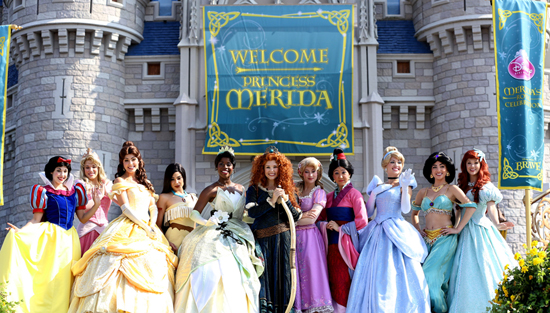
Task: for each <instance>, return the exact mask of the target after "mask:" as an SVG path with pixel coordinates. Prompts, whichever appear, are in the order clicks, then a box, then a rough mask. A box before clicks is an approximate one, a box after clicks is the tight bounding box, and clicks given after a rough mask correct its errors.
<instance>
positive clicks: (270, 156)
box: [250, 153, 298, 208]
mask: <svg viewBox="0 0 550 313" xmlns="http://www.w3.org/2000/svg"><path fill="white" fill-rule="evenodd" d="M267 161H275V162H277V168H278V169H279V171H278V173H279V175H277V178H276V179H275V185H277V186H281V188H283V190H284V191H285V193H286V194H287V195H288V196H289V198H290V202H291V203H292V205H293V206H294V207H296V208H297V207H298V203H297V202H296V197H295V196H294V194H295V193H296V187H295V186H294V181H293V179H292V174H293V170H292V163H291V162H290V160H289V159H287V157H286V156H284V154H281V153H266V154H261V155H257V156H256V157H255V158H254V162H253V163H252V171H251V172H252V173H251V177H250V186H256V187H257V186H258V185H262V186H263V187H265V186H267V177H266V176H265V164H266V163H267Z"/></svg>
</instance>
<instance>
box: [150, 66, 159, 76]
mask: <svg viewBox="0 0 550 313" xmlns="http://www.w3.org/2000/svg"><path fill="white" fill-rule="evenodd" d="M147 75H151V76H157V75H160V63H147Z"/></svg>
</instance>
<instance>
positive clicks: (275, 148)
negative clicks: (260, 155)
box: [264, 146, 279, 154]
mask: <svg viewBox="0 0 550 313" xmlns="http://www.w3.org/2000/svg"><path fill="white" fill-rule="evenodd" d="M268 153H279V149H277V147H275V146H269V147H267V149H265V152H264V154H268Z"/></svg>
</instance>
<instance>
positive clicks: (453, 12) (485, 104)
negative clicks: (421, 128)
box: [413, 0, 525, 250]
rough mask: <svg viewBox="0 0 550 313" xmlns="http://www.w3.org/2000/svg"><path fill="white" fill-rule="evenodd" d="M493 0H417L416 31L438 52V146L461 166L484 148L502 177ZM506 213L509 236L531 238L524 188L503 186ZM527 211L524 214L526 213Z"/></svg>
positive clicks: (434, 124) (434, 129)
mask: <svg viewBox="0 0 550 313" xmlns="http://www.w3.org/2000/svg"><path fill="white" fill-rule="evenodd" d="M491 10H492V8H491V4H490V2H489V1H484V0H474V1H467V2H466V3H465V2H464V1H462V0H447V1H446V0H438V1H437V0H417V1H414V2H413V21H414V25H415V29H416V37H417V38H418V39H419V40H422V41H423V40H426V41H427V42H428V43H429V44H430V49H431V50H432V52H433V54H434V64H433V81H434V89H433V91H434V96H435V104H434V107H433V109H432V113H431V140H432V148H433V151H445V152H446V153H448V154H449V155H450V156H451V157H452V158H453V159H454V161H455V165H456V166H457V169H458V168H459V167H460V161H461V159H462V155H463V154H464V152H466V151H467V150H470V149H473V148H474V147H475V148H477V149H480V150H483V151H484V152H485V154H486V156H487V163H488V165H489V169H490V171H491V178H492V180H493V182H494V183H495V184H497V182H498V173H497V172H498V120H497V102H496V94H495V92H496V90H495V66H494V65H495V60H494V58H495V55H494V53H495V52H494V47H493V34H492V12H491ZM502 193H503V195H504V201H503V202H502V203H501V204H500V208H501V209H503V212H504V214H505V215H506V216H507V217H508V218H509V220H510V221H512V222H514V224H516V226H517V227H515V228H514V229H513V230H511V231H509V234H508V236H509V237H510V238H508V242H510V245H511V246H512V248H513V249H514V250H517V248H519V246H520V245H521V243H522V242H525V217H524V216H525V215H524V214H525V213H524V212H523V210H522V208H523V204H522V203H521V198H522V197H523V191H502ZM522 214H523V216H521V215H522Z"/></svg>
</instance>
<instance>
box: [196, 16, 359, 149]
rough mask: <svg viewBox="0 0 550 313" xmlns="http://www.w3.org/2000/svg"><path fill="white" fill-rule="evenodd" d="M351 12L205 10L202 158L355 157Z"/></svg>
mask: <svg viewBox="0 0 550 313" xmlns="http://www.w3.org/2000/svg"><path fill="white" fill-rule="evenodd" d="M353 11H354V7H353V5H295V6H291V5H266V6H259V5H255V6H218V5H216V6H205V7H204V8H203V21H204V25H203V29H204V36H203V38H204V51H205V60H206V61H205V64H206V66H205V70H206V102H207V125H208V129H207V135H206V140H205V145H204V149H203V153H205V154H216V153H217V152H218V149H219V147H220V146H223V145H229V146H232V147H233V149H234V150H235V152H236V153H237V154H241V155H255V154H258V153H263V152H264V151H265V149H266V147H268V146H269V145H277V147H278V149H279V151H281V152H283V153H285V154H288V155H329V154H330V153H332V151H333V150H334V148H335V147H341V148H344V150H345V151H346V153H348V154H353V146H354V145H353V118H352V114H353V112H352V105H353V99H352V87H353V72H352V64H353V28H354V27H353V25H354V21H353V17H354V13H353Z"/></svg>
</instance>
